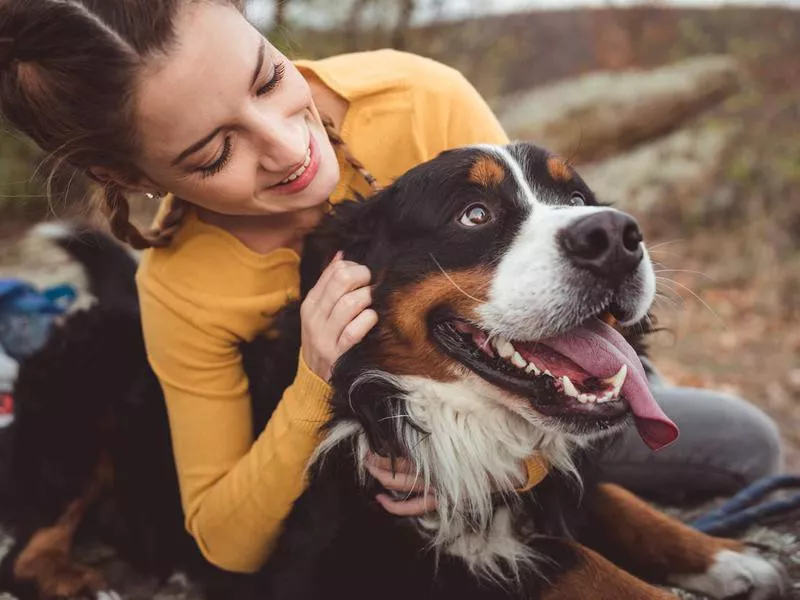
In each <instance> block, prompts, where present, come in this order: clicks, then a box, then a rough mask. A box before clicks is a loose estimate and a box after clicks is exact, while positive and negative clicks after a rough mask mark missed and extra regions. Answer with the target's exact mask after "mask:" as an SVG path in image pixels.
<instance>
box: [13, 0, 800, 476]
mask: <svg viewBox="0 0 800 600" xmlns="http://www.w3.org/2000/svg"><path fill="white" fill-rule="evenodd" d="M490 4H491V6H490ZM480 5H483V6H484V7H483V8H478V6H480ZM247 11H248V16H249V17H250V18H251V20H252V21H253V22H254V23H255V24H256V25H257V26H258V27H259V28H261V29H263V30H264V31H265V32H266V33H267V35H268V37H269V38H270V40H271V41H272V42H273V43H275V44H276V45H277V46H279V47H280V48H281V49H282V50H283V51H285V52H286V53H287V54H288V55H289V56H290V57H293V58H321V57H325V56H329V55H332V54H337V53H341V52H351V51H358V50H366V49H371V48H382V47H395V48H399V49H404V50H408V51H411V52H415V53H418V54H422V55H425V56H429V57H432V58H435V59H437V60H439V61H441V62H444V63H446V64H449V65H452V66H454V67H456V68H457V69H459V70H460V71H462V72H463V73H464V75H465V76H466V77H467V78H468V79H469V80H470V81H471V82H472V83H473V84H474V85H475V86H476V87H477V88H478V90H479V91H480V92H481V93H482V94H483V95H484V96H485V97H486V99H487V100H488V102H489V103H490V105H491V106H492V107H493V108H494V109H495V111H496V112H497V114H498V116H499V117H500V119H501V121H502V123H503V124H504V126H505V127H506V129H507V131H508V132H509V134H510V136H511V137H513V138H518V139H525V140H531V141H535V142H537V143H540V144H542V145H544V146H546V147H548V148H550V149H551V150H554V151H557V152H560V153H562V154H563V155H565V156H567V157H568V158H570V159H571V160H572V161H573V162H574V163H575V164H576V165H577V166H578V169H579V171H580V172H581V173H582V174H583V175H584V176H585V178H586V179H587V180H588V182H589V183H590V185H592V186H593V187H594V188H595V190H596V191H597V193H598V194H599V196H600V197H601V199H603V200H605V201H610V202H614V203H615V204H616V205H618V206H619V207H621V208H623V209H625V210H628V211H630V212H632V213H633V214H634V215H635V216H636V217H637V218H638V219H639V221H640V223H641V224H642V226H643V229H644V231H645V235H646V237H647V238H648V239H649V244H650V247H651V248H652V255H653V258H654V259H655V260H656V261H657V264H658V266H657V269H658V276H659V298H658V301H657V306H656V314H657V317H658V320H659V323H660V325H661V326H662V327H664V328H665V331H664V332H661V333H659V334H657V335H656V336H655V337H654V338H653V343H652V354H653V355H654V357H655V363H656V365H657V366H658V367H659V368H660V369H661V370H662V371H663V372H664V374H665V375H666V377H667V378H668V379H670V380H671V381H672V382H674V383H679V384H683V385H693V386H701V387H713V388H717V389H722V390H728V391H730V392H732V393H735V394H739V395H742V396H744V397H745V398H747V399H749V400H750V401H752V402H754V403H755V404H757V405H759V406H761V407H763V408H764V409H766V410H767V411H768V412H769V413H770V414H772V415H773V416H774V417H775V418H776V419H777V420H778V422H779V424H780V426H781V428H782V431H783V435H784V439H785V442H786V453H787V461H788V465H789V467H790V468H791V469H793V470H798V469H800V0H792V1H785V2H782V3H771V4H769V5H768V4H765V3H757V2H749V3H746V2H736V3H734V2H726V3H719V2H703V1H700V0H697V1H694V2H668V1H663V2H648V3H634V2H623V1H617V2H608V1H596V2H592V1H588V0H584V1H583V2H570V1H568V0H538V1H537V0H527V1H525V0H493V2H492V3H489V2H481V3H478V2H474V1H472V0H335V1H332V0H280V1H274V0H251V1H250V3H249V5H248V8H247ZM52 167H53V165H52V164H51V162H50V161H48V160H47V157H44V156H41V155H40V154H39V153H38V152H37V151H36V150H35V148H33V147H32V145H31V144H29V143H26V142H25V141H24V140H22V139H19V138H17V137H15V136H14V135H12V134H10V133H9V132H7V131H5V130H3V131H2V132H0V277H5V276H11V275H14V276H23V277H25V278H27V279H30V280H32V281H34V282H36V283H41V284H49V283H53V282H57V281H60V280H63V279H69V278H71V277H74V276H75V272H74V270H72V269H71V267H70V265H69V264H67V263H65V262H64V259H63V257H61V256H59V255H57V253H53V251H52V250H45V249H43V248H39V247H35V246H32V245H30V244H26V243H25V239H24V233H25V232H26V231H27V230H28V229H29V227H30V226H31V224H33V223H36V222H38V221H41V220H44V219H52V218H55V217H61V216H70V215H74V214H75V213H76V212H82V211H85V210H86V206H87V203H86V202H85V198H86V197H87V193H88V187H87V184H86V182H85V181H84V180H83V179H82V178H81V177H79V176H75V174H73V173H70V172H68V171H66V170H59V169H57V170H56V171H55V173H54V176H53V177H52V178H49V177H48V176H49V175H50V173H51V171H52ZM48 188H49V200H48ZM136 206H137V212H138V216H139V219H141V220H145V219H147V215H148V214H150V212H151V207H150V206H149V204H148V202H147V201H146V200H145V199H138V201H137V202H136Z"/></svg>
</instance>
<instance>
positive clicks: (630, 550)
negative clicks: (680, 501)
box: [587, 484, 787, 600]
mask: <svg viewBox="0 0 800 600" xmlns="http://www.w3.org/2000/svg"><path fill="white" fill-rule="evenodd" d="M587 509H588V510H589V513H590V515H591V520H590V523H591V526H592V529H593V531H592V536H591V537H592V539H591V542H592V545H593V546H594V547H595V548H597V549H598V550H600V551H601V552H602V553H603V555H604V556H607V557H608V558H610V559H611V560H613V561H614V562H616V563H617V564H619V565H621V566H622V567H624V568H626V569H628V570H630V571H631V572H632V573H636V574H637V575H641V576H643V577H645V576H646V577H648V578H649V579H652V580H654V581H663V582H667V583H670V584H674V585H677V586H679V587H682V588H685V589H690V590H692V591H696V592H701V593H704V594H706V595H708V596H711V597H712V598H730V597H733V596H740V595H749V596H748V597H749V598H751V599H753V600H756V599H758V600H762V599H767V598H781V597H783V595H784V594H785V593H786V592H785V591H786V585H787V584H786V577H785V574H784V573H783V572H782V570H781V568H780V567H778V566H776V565H773V564H772V563H770V562H768V561H767V560H765V559H764V558H761V557H760V556H758V555H757V554H755V553H754V552H752V551H750V550H748V549H747V548H746V546H745V545H744V544H742V543H741V542H738V541H735V540H728V539H722V538H715V537H711V536H709V535H705V534H703V533H700V532H699V531H697V530H695V529H692V528H691V527H688V526H687V525H684V524H683V523H681V522H680V521H678V520H676V519H673V518H671V517H669V516H667V515H665V514H664V513H661V512H659V511H657V510H656V509H654V508H653V507H651V506H650V505H648V504H647V503H646V502H644V501H643V500H641V499H639V498H638V497H636V496H635V495H633V494H631V493H630V492H628V491H626V490H624V489H622V488H621V487H619V486H616V485H612V484H603V485H600V486H598V489H597V491H596V493H595V494H593V495H592V496H591V497H590V498H588V499H587Z"/></svg>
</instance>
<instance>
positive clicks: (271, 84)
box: [197, 63, 286, 177]
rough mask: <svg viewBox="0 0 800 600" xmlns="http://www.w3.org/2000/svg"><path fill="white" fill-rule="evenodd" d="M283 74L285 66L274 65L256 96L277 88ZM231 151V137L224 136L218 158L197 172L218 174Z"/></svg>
mask: <svg viewBox="0 0 800 600" xmlns="http://www.w3.org/2000/svg"><path fill="white" fill-rule="evenodd" d="M285 72H286V66H285V65H284V64H283V63H278V64H276V65H275V68H274V69H273V72H272V77H271V78H270V79H269V81H267V82H266V83H265V84H264V85H262V86H261V87H260V88H258V90H256V96H264V95H265V94H269V93H270V92H271V91H272V90H274V89H275V88H276V87H278V85H279V84H280V82H281V80H282V79H283V76H284V74H285ZM232 149H233V145H232V142H231V137H230V136H225V141H224V142H223V145H222V151H221V152H220V153H219V155H218V158H217V159H216V160H214V162H213V163H211V164H209V165H204V166H202V167H198V168H197V171H198V172H199V173H200V174H201V175H202V176H203V177H210V176H211V175H215V174H217V173H219V172H220V171H221V170H222V169H224V168H225V165H227V164H228V161H230V158H231V151H232Z"/></svg>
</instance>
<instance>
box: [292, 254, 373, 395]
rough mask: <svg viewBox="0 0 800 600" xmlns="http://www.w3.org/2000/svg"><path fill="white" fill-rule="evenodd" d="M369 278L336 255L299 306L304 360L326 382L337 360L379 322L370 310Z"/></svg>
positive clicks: (362, 267)
mask: <svg viewBox="0 0 800 600" xmlns="http://www.w3.org/2000/svg"><path fill="white" fill-rule="evenodd" d="M370 279H371V274H370V272H369V269H367V267H365V266H364V265H359V264H357V263H354V262H351V261H348V260H343V259H342V253H341V252H338V253H337V254H336V256H334V258H333V260H332V261H331V263H330V264H329V265H328V266H327V267H326V269H325V270H324V271H323V272H322V275H320V278H319V280H318V281H317V283H316V285H315V286H314V287H313V288H311V289H310V290H309V292H308V294H307V295H306V298H305V300H304V301H303V304H302V305H301V306H300V323H301V334H300V335H301V338H300V339H301V344H302V347H303V359H304V360H305V362H306V364H307V365H308V368H309V369H311V370H312V371H313V372H314V373H316V374H317V375H319V376H320V377H321V378H323V379H324V380H325V381H328V380H330V377H331V370H332V368H333V365H334V363H335V362H336V360H337V359H338V358H339V357H340V356H341V355H342V354H343V353H344V352H345V351H347V350H348V349H350V348H351V347H352V346H354V345H355V344H357V343H358V342H360V341H361V340H362V339H364V336H365V335H366V334H367V332H368V331H369V330H370V329H372V328H373V327H374V326H375V324H376V323H377V322H378V314H377V313H376V312H375V311H374V310H372V309H371V308H369V305H370V304H372V294H371V290H370V287H369V282H370Z"/></svg>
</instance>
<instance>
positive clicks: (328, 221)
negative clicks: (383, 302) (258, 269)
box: [300, 187, 395, 297]
mask: <svg viewBox="0 0 800 600" xmlns="http://www.w3.org/2000/svg"><path fill="white" fill-rule="evenodd" d="M394 196H395V192H394V191H393V188H392V187H390V188H387V189H385V190H382V191H380V192H378V193H377V194H375V195H374V196H371V197H369V198H364V197H361V196H357V197H356V198H355V199H354V200H345V201H343V202H341V203H339V204H337V205H335V206H334V207H333V208H332V209H331V211H330V212H329V213H328V214H327V215H325V216H324V217H323V219H322V221H321V222H320V224H319V225H318V226H317V228H316V229H315V230H314V231H313V232H312V233H310V234H309V235H308V236H307V237H306V239H305V245H304V248H303V261H302V264H301V267H300V280H301V281H300V288H301V293H302V297H305V295H306V293H308V290H309V289H311V288H312V287H313V286H314V284H315V283H316V282H317V280H318V279H319V276H320V275H321V274H322V271H323V270H324V269H325V267H326V266H327V265H328V263H330V261H331V259H332V258H333V257H334V255H335V254H336V253H337V252H338V251H340V250H341V251H342V252H343V253H344V257H345V258H346V259H347V260H352V261H353V262H357V263H361V264H363V265H366V266H367V267H368V268H369V269H370V271H372V274H373V277H377V276H378V275H379V274H380V272H381V271H382V270H383V267H384V266H385V265H386V264H387V262H388V260H389V258H390V249H391V244H390V243H389V241H390V240H389V227H388V221H389V219H390V215H391V214H392V211H391V210H387V208H389V207H390V206H391V202H392V199H393V198H394Z"/></svg>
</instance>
